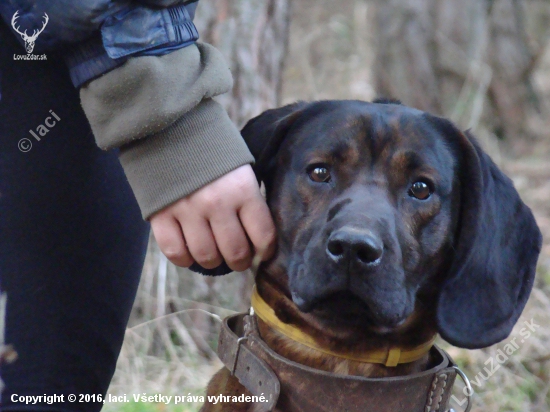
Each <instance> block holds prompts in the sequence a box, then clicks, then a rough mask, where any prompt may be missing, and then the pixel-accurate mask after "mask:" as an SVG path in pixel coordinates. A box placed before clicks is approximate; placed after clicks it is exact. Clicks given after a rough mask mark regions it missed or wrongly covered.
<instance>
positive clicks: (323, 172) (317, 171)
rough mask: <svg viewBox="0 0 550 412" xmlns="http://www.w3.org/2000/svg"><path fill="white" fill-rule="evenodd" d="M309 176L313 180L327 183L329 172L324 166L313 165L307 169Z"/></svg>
mask: <svg viewBox="0 0 550 412" xmlns="http://www.w3.org/2000/svg"><path fill="white" fill-rule="evenodd" d="M308 174H309V178H310V179H311V180H313V181H314V182H318V183H327V182H330V172H329V170H328V169H327V168H326V167H324V166H314V167H312V168H311V169H310V170H309V171H308Z"/></svg>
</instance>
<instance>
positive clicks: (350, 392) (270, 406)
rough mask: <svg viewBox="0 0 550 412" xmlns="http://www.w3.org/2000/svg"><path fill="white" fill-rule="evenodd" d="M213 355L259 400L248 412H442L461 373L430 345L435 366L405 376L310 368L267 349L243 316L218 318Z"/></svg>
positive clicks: (250, 319) (249, 317)
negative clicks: (373, 374) (252, 410)
mask: <svg viewBox="0 0 550 412" xmlns="http://www.w3.org/2000/svg"><path fill="white" fill-rule="evenodd" d="M218 355H219V357H220V359H221V360H222V362H223V363H224V364H225V366H226V367H227V368H228V369H229V370H230V371H231V374H232V375H234V376H236V377H237V378H238V380H239V382H240V383H241V384H242V385H243V386H244V387H245V388H247V389H248V391H249V392H250V393H251V394H252V396H256V397H261V396H263V398H260V400H261V402H259V403H257V406H256V408H257V409H254V410H261V411H265V412H269V411H275V412H278V411H280V412H283V411H284V412H313V411H315V412H317V411H319V412H334V411H343V412H405V411H406V412H447V411H448V404H449V399H450V396H451V391H452V388H453V384H454V381H455V378H456V375H457V373H459V374H461V372H460V371H459V370H458V368H457V367H456V365H455V364H454V362H453V360H452V359H451V358H450V357H449V355H448V354H447V353H446V352H445V351H443V350H441V349H440V348H438V347H437V346H435V345H434V346H433V347H432V349H431V350H430V356H431V359H434V364H435V365H436V366H434V367H432V368H431V369H429V370H426V371H423V372H419V373H415V374H412V375H407V376H398V377H391V378H365V377H362V376H347V375H338V374H335V373H330V372H325V371H321V370H317V369H313V368H310V367H308V366H305V365H301V364H299V363H296V362H293V361H291V360H288V359H286V358H284V357H282V356H280V355H279V354H277V353H276V352H274V351H273V350H272V349H271V348H269V347H268V346H267V344H266V343H265V342H264V341H263V340H262V339H261V337H260V334H259V331H258V325H257V321H256V317H255V315H248V314H246V313H240V314H237V315H233V316H229V317H227V318H225V319H224V321H223V324H222V329H221V332H220V337H219V341H218ZM461 375H462V374H461ZM264 399H265V401H263V400H264ZM468 409H469V406H468Z"/></svg>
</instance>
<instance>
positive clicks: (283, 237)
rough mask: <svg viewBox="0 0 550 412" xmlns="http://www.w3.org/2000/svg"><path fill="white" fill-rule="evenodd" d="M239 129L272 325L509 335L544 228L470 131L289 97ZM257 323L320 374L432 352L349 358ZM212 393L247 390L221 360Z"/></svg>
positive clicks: (337, 342) (347, 344)
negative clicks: (265, 234) (270, 223)
mask: <svg viewBox="0 0 550 412" xmlns="http://www.w3.org/2000/svg"><path fill="white" fill-rule="evenodd" d="M242 134H243V136H244V138H245V140H246V142H247V144H248V146H249V147H250V150H251V151H252V153H253V154H254V156H255V158H256V165H255V172H256V174H257V177H258V179H259V180H261V181H263V182H264V183H265V187H266V196H267V202H268V204H269V207H270V209H271V212H272V214H273V217H274V220H275V223H276V226H277V230H278V252H277V254H276V256H275V257H274V258H273V259H272V260H270V261H269V262H266V263H264V264H263V265H262V266H261V267H260V269H259V271H258V274H257V277H256V285H257V289H258V292H259V294H260V295H261V296H262V297H263V299H264V300H265V301H266V302H267V304H268V305H269V306H271V307H272V308H273V309H274V310H275V313H276V315H277V317H278V318H279V320H280V321H282V322H284V323H289V324H293V325H296V326H298V327H299V328H301V330H302V331H303V332H304V333H306V334H308V335H310V336H311V337H313V338H314V339H315V340H316V341H317V343H318V344H319V345H320V346H322V347H325V348H328V349H331V350H333V351H338V352H340V353H346V352H348V351H349V352H360V351H365V350H371V349H387V348H390V347H393V346H399V347H401V348H405V349H407V348H413V347H415V346H417V345H419V344H421V343H423V342H426V341H428V340H429V339H430V337H432V336H433V335H434V334H435V333H439V334H440V335H441V336H442V337H443V338H444V339H445V340H447V341H448V342H450V343H451V344H453V345H456V346H459V347H462V348H482V347H486V346H489V345H492V344H494V343H496V342H499V341H501V340H502V339H504V338H506V337H507V336H508V335H509V334H510V332H511V330H512V327H513V326H514V324H515V323H516V321H517V319H518V317H519V316H520V314H521V312H522V310H523V307H524V305H525V303H526V301H527V298H528V296H529V294H530V291H531V288H532V285H533V278H534V274H535V266H536V261H537V257H538V254H539V251H540V247H541V234H540V231H539V229H538V227H537V225H536V223H535V220H534V218H533V215H532V214H531V211H530V210H529V208H528V207H527V206H526V205H525V204H524V203H523V202H522V201H521V199H520V198H519V195H518V193H517V192H516V190H515V189H514V187H513V184H512V182H511V181H510V179H508V178H507V177H506V176H505V175H504V174H503V173H502V172H501V171H500V170H499V169H498V168H497V166H496V165H495V164H494V163H493V162H492V161H491V159H490V158H489V157H488V156H487V154H485V153H484V152H483V151H482V149H481V148H480V147H479V145H478V144H477V143H476V141H475V139H474V138H473V137H472V136H471V135H470V134H469V133H468V132H465V133H463V132H461V131H460V130H458V129H457V128H456V127H455V126H454V125H453V124H452V123H451V122H450V121H448V120H445V119H443V118H439V117H435V116H433V115H430V114H428V113H425V112H421V111H419V110H415V109H412V108H409V107H405V106H403V105H401V104H399V103H398V102H396V101H389V100H378V101H375V103H366V102H360V101H321V102H314V103H296V104H293V105H289V106H286V107H282V108H279V109H275V110H269V111H267V112H265V113H263V114H262V115H260V116H258V117H256V118H254V119H252V120H251V121H250V122H249V123H248V124H247V125H246V126H245V128H244V129H243V131H242ZM258 324H259V329H260V334H261V336H262V338H263V340H264V341H265V342H266V343H267V344H268V345H269V346H270V347H271V348H272V349H274V350H275V351H276V352H277V353H279V354H280V355H282V356H284V357H286V358H288V359H290V360H293V361H295V362H298V363H301V364H304V365H308V366H310V367H313V368H317V369H320V370H324V371H329V372H334V373H339V374H350V375H361V376H367V377H386V376H398V375H406V374H410V373H414V372H418V371H421V370H423V369H424V368H426V366H427V364H428V363H429V359H428V355H426V356H424V357H423V358H422V359H420V360H418V361H415V362H412V363H407V364H400V365H398V366H396V367H386V366H384V365H381V364H369V363H359V362H356V361H350V360H345V359H342V358H337V357H333V356H330V355H324V354H322V353H321V352H319V351H315V350H311V349H309V348H308V347H306V346H304V345H302V344H300V343H297V342H294V341H292V340H290V339H289V338H286V337H285V336H283V335H281V334H279V333H278V332H276V331H275V330H273V329H271V328H270V327H269V326H267V325H266V324H265V323H264V322H262V321H261V320H258ZM207 392H208V394H209V395H218V394H225V395H239V394H241V393H246V394H248V392H247V390H246V389H245V388H244V387H243V386H241V385H240V383H239V382H238V380H237V379H236V378H234V377H232V376H230V373H229V371H228V370H227V369H226V368H224V369H222V370H220V371H219V372H218V373H217V374H216V375H215V376H214V378H213V379H212V380H211V382H210V384H209V386H208V391H207ZM250 410H252V407H251V405H250V404H223V403H221V404H217V405H212V404H206V405H205V406H204V407H203V411H250Z"/></svg>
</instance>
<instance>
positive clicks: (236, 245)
mask: <svg viewBox="0 0 550 412" xmlns="http://www.w3.org/2000/svg"><path fill="white" fill-rule="evenodd" d="M210 226H211V228H212V232H213V234H214V238H215V240H216V244H217V245H218V250H219V251H220V253H221V254H222V256H223V259H224V260H225V262H226V263H227V266H229V267H230V268H231V269H233V270H236V271H238V272H242V271H244V270H246V269H248V268H249V267H250V262H251V260H252V253H251V250H250V245H249V242H248V238H247V237H246V234H245V232H244V229H243V227H242V224H241V222H240V221H239V218H238V216H237V215H236V214H235V213H234V212H233V213H232V214H229V215H224V216H216V217H215V218H213V219H212V220H210Z"/></svg>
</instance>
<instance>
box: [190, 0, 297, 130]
mask: <svg viewBox="0 0 550 412" xmlns="http://www.w3.org/2000/svg"><path fill="white" fill-rule="evenodd" d="M289 19H290V0H201V2H200V3H199V7H198V9H197V15H196V23H197V27H198V29H199V33H200V35H201V40H202V41H204V42H207V43H210V44H212V45H214V46H216V47H217V48H218V49H219V50H221V51H222V53H223V54H224V55H225V58H226V60H227V62H228V63H229V66H230V68H231V71H232V73H233V78H234V81H235V85H234V87H233V90H232V92H231V93H229V94H228V95H226V96H223V97H222V98H221V99H220V101H221V102H222V103H223V104H224V105H225V107H226V109H227V110H228V112H229V114H230V116H231V118H232V119H233V121H234V122H235V123H237V125H239V126H242V125H243V124H244V123H245V122H246V121H247V120H249V119H250V118H251V117H253V116H256V115H257V114H259V113H260V112H262V111H264V110H265V109H268V108H273V107H275V106H277V105H278V104H279V103H280V100H281V80H282V72H283V63H284V56H285V55H286V50H287V43H288V29H289Z"/></svg>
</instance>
